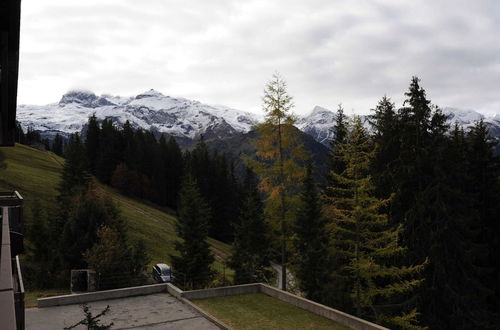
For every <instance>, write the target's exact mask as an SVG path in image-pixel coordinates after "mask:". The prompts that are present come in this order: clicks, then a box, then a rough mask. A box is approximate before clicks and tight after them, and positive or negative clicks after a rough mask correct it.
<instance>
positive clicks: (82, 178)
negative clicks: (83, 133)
mask: <svg viewBox="0 0 500 330" xmlns="http://www.w3.org/2000/svg"><path fill="white" fill-rule="evenodd" d="M65 158H66V160H65V162H64V166H63V170H62V178H61V183H60V184H59V187H58V191H59V196H58V200H59V202H60V205H61V206H65V205H66V206H67V204H68V202H69V199H70V198H71V196H73V195H74V194H75V192H77V191H79V190H81V189H82V187H85V186H86V185H87V183H88V182H89V180H90V175H89V173H88V172H87V168H88V165H87V159H86V157H85V147H84V145H83V143H82V141H81V140H80V136H79V135H78V134H73V135H71V136H70V138H69V140H68V145H67V147H66V152H65Z"/></svg>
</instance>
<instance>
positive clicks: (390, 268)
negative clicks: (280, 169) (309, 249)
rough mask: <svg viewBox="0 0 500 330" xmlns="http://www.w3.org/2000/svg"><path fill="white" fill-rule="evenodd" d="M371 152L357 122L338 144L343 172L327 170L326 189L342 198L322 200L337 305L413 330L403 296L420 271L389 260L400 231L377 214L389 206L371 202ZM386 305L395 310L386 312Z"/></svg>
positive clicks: (375, 200)
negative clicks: (329, 183) (329, 180)
mask: <svg viewBox="0 0 500 330" xmlns="http://www.w3.org/2000/svg"><path fill="white" fill-rule="evenodd" d="M372 148H373V147H372V144H371V141H370V140H369V138H368V136H367V134H366V132H365V130H364V128H363V126H362V123H361V120H360V118H359V117H356V119H355V122H354V125H353V127H352V131H351V132H350V134H349V136H348V140H347V143H344V144H341V145H339V153H340V157H341V158H342V160H343V161H344V162H345V164H346V169H345V170H344V171H343V172H342V173H341V174H337V173H335V172H333V171H332V173H331V174H332V178H333V180H334V182H336V184H334V185H333V186H330V187H328V189H330V190H332V191H333V192H334V195H335V196H342V197H336V198H331V197H327V198H326V203H327V204H326V206H325V215H327V217H328V219H329V229H330V230H331V235H332V236H331V238H332V242H333V248H334V249H333V252H334V255H335V257H336V264H335V267H336V270H335V273H334V277H333V287H334V288H336V290H337V292H338V293H337V294H338V295H339V297H338V302H337V303H339V304H340V306H341V308H342V309H343V310H346V311H349V312H354V313H355V314H356V315H357V316H359V317H363V318H368V319H371V320H374V321H376V322H379V323H384V324H391V325H392V326H396V327H401V328H406V329H407V328H418V326H417V325H416V317H417V312H416V309H412V308H410V307H409V306H408V305H407V304H406V301H405V296H406V295H407V294H409V293H411V292H412V291H413V290H414V289H415V288H416V287H418V286H419V285H420V284H421V280H419V279H418V278H417V277H418V273H419V272H420V271H422V269H423V267H424V266H423V265H416V266H409V267H398V266H397V265H394V258H395V257H398V256H399V255H401V254H402V253H403V252H404V250H405V249H404V248H403V247H401V246H400V245H399V243H398V237H399V234H400V233H401V227H398V228H397V229H392V228H391V226H390V225H389V222H388V219H387V215H386V214H384V213H381V212H380V209H381V208H382V207H383V206H384V205H385V204H386V203H387V202H388V201H387V200H381V199H378V198H376V197H374V185H373V182H372V179H371V177H370V175H369V170H370V162H371V159H372V157H373V151H372V150H373V149H372ZM389 304H391V305H392V306H397V308H395V310H393V309H389V308H386V305H389ZM340 306H339V307H340Z"/></svg>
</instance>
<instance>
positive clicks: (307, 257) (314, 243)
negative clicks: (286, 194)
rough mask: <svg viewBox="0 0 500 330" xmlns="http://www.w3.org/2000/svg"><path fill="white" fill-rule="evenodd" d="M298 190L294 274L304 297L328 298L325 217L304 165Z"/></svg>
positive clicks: (328, 272) (328, 269)
mask: <svg viewBox="0 0 500 330" xmlns="http://www.w3.org/2000/svg"><path fill="white" fill-rule="evenodd" d="M302 186H303V188H302V191H301V194H300V199H301V207H300V209H299V212H298V214H297V219H296V222H295V226H294V229H295V236H296V238H295V241H294V243H295V244H294V245H295V254H296V260H297V262H296V263H297V272H296V276H297V278H298V279H299V282H300V290H301V291H302V292H304V293H305V295H306V298H308V299H311V300H314V301H317V302H319V303H327V302H328V296H327V295H328V292H327V290H326V287H327V286H328V284H329V283H330V273H331V271H332V269H331V256H330V253H329V250H328V243H329V242H328V235H327V231H326V221H325V218H324V217H323V214H322V211H321V203H320V198H319V193H318V190H317V188H316V185H315V183H314V180H313V178H312V166H311V165H310V164H309V166H308V167H307V173H306V177H305V178H304V181H303V184H302Z"/></svg>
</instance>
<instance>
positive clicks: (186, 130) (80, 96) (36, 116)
mask: <svg viewBox="0 0 500 330" xmlns="http://www.w3.org/2000/svg"><path fill="white" fill-rule="evenodd" d="M443 112H444V113H445V114H446V115H447V116H448V122H449V123H450V124H453V123H455V122H458V123H459V125H461V126H463V127H464V128H469V127H471V126H472V125H474V123H475V122H476V121H477V120H480V119H483V120H484V122H485V123H486V125H488V127H489V129H490V133H491V134H492V135H493V136H495V137H500V115H496V116H494V117H485V116H484V115H482V114H480V113H478V112H476V111H474V110H464V109H456V108H444V109H443ZM92 114H95V115H96V117H97V118H98V119H99V120H103V119H105V118H108V119H111V120H113V122H114V123H115V124H116V125H119V126H121V125H123V124H124V123H125V122H126V121H127V120H128V121H129V122H130V124H131V125H132V127H134V128H142V129H145V130H151V131H153V132H154V133H158V134H161V133H166V134H168V135H171V136H174V137H176V138H179V139H181V140H183V141H184V142H185V144H189V143H190V141H193V140H196V139H197V138H198V137H199V136H200V135H201V134H203V135H204V136H205V137H206V138H207V139H210V138H216V137H229V136H233V135H237V134H240V133H247V132H249V131H250V130H251V129H252V127H253V126H254V125H255V124H257V123H259V122H260V121H261V120H262V117H259V116H258V115H256V114H253V113H250V112H244V111H240V110H236V109H231V108H228V107H225V106H220V105H217V106H214V105H207V104H203V103H200V102H198V101H192V100H188V99H184V98H174V97H170V96H166V95H163V94H162V93H160V92H158V91H155V90H153V89H151V90H149V91H147V92H144V93H142V94H139V95H137V96H133V97H120V96H111V95H101V96H97V95H95V94H94V93H92V92H89V91H70V92H68V93H66V94H65V95H63V96H62V98H61V100H60V101H59V102H58V103H53V104H49V105H45V106H33V105H20V106H19V107H18V109H17V119H18V121H19V122H21V125H22V126H23V128H24V129H26V128H27V127H32V128H33V129H35V130H37V131H39V132H40V133H41V135H42V137H48V138H51V137H53V136H54V135H55V134H56V133H59V134H63V135H69V134H71V133H76V132H81V131H82V129H84V127H85V125H86V123H87V121H88V118H89V116H91V115H92ZM335 116H336V115H335V113H334V112H333V111H330V110H328V109H326V108H322V107H320V106H316V107H314V109H313V110H312V111H311V113H309V114H308V115H306V116H302V117H299V118H298V121H297V127H298V128H299V129H300V130H302V131H303V132H305V133H307V134H309V135H311V136H312V137H313V138H314V139H315V140H316V141H318V142H320V143H322V144H324V145H328V143H329V141H330V140H331V139H332V137H333V132H334V126H335ZM362 120H363V122H364V124H365V126H366V127H367V128H369V125H368V121H367V116H362ZM179 139H178V141H179ZM186 141H187V142H186Z"/></svg>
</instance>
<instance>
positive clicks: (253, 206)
mask: <svg viewBox="0 0 500 330" xmlns="http://www.w3.org/2000/svg"><path fill="white" fill-rule="evenodd" d="M233 225H234V243H233V254H232V256H231V259H230V262H229V266H230V267H231V268H233V269H234V283H235V284H245V283H256V282H264V283H266V282H268V281H269V278H270V271H269V270H268V269H267V268H268V267H269V247H270V246H269V236H268V228H267V224H266V222H265V220H264V210H263V205H262V201H261V198H260V194H259V191H258V188H257V183H256V178H255V175H254V173H253V172H252V170H251V169H249V168H247V169H246V174H245V178H244V182H243V196H242V206H241V209H240V215H239V217H238V221H237V222H236V223H235V224H233Z"/></svg>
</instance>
